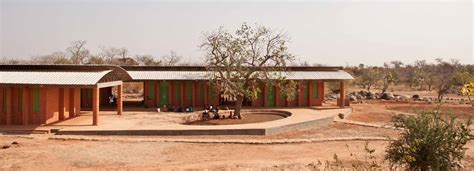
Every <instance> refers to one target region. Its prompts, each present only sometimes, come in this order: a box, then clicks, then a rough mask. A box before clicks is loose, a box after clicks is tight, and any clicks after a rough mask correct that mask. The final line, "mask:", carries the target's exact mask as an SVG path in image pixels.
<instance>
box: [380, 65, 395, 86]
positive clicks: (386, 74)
mask: <svg viewBox="0 0 474 171" xmlns="http://www.w3.org/2000/svg"><path fill="white" fill-rule="evenodd" d="M395 67H397V66H395ZM382 80H383V86H382V94H383V93H385V92H386V91H387V89H388V86H390V85H392V84H395V83H396V82H397V80H398V76H397V74H396V73H395V72H394V71H393V70H392V68H390V66H389V65H388V64H387V63H384V68H383V71H382Z"/></svg>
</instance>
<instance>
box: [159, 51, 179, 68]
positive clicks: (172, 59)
mask: <svg viewBox="0 0 474 171" xmlns="http://www.w3.org/2000/svg"><path fill="white" fill-rule="evenodd" d="M181 59H182V57H181V56H179V55H177V54H176V52H174V51H170V54H167V55H164V56H162V57H161V64H163V65H165V66H175V65H177V64H178V63H179V62H181Z"/></svg>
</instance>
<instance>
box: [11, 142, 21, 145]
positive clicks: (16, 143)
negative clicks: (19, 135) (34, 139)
mask: <svg viewBox="0 0 474 171" xmlns="http://www.w3.org/2000/svg"><path fill="white" fill-rule="evenodd" d="M12 144H15V145H18V144H20V143H18V142H16V141H13V142H12Z"/></svg>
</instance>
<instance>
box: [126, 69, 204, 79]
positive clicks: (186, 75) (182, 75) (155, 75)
mask: <svg viewBox="0 0 474 171" xmlns="http://www.w3.org/2000/svg"><path fill="white" fill-rule="evenodd" d="M128 74H129V75H130V76H131V77H132V79H133V80H208V79H209V78H210V76H209V75H208V74H209V72H207V71H128Z"/></svg>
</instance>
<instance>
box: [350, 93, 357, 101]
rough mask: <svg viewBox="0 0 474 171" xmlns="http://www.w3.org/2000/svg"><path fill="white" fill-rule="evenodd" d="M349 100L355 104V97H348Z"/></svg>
mask: <svg viewBox="0 0 474 171" xmlns="http://www.w3.org/2000/svg"><path fill="white" fill-rule="evenodd" d="M349 100H350V101H351V102H357V97H356V96H354V95H350V96H349Z"/></svg>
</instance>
